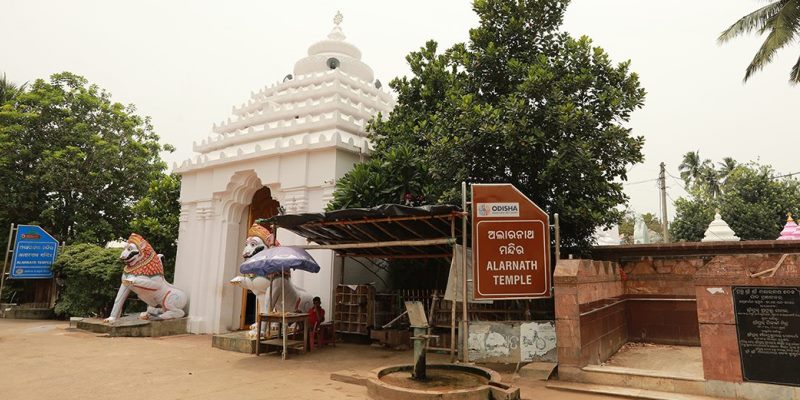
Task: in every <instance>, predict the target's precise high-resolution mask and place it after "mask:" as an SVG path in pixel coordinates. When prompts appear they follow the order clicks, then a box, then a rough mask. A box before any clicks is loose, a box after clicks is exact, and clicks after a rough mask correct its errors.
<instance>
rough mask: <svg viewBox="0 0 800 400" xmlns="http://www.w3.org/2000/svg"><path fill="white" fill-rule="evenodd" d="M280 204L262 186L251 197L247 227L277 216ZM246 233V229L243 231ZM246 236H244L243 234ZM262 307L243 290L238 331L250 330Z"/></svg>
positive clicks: (250, 294) (253, 297)
mask: <svg viewBox="0 0 800 400" xmlns="http://www.w3.org/2000/svg"><path fill="white" fill-rule="evenodd" d="M279 207H280V203H278V201H277V200H275V199H273V198H272V193H271V192H270V190H269V188H268V187H266V186H264V187H262V188H261V189H258V191H257V192H256V193H255V194H254V195H253V201H252V202H251V203H250V211H249V212H248V216H247V227H248V228H249V227H250V226H251V225H253V223H255V221H256V220H257V219H259V218H269V217H272V216H273V215H277V214H278V208H279ZM245 232H246V229H245ZM245 235H246V234H245ZM245 239H246V237H243V238H242V240H241V243H244V240H245ZM261 307H263V304H258V302H257V300H256V296H255V295H254V294H253V292H251V291H249V290H246V289H243V293H242V312H241V315H240V316H239V329H250V325H251V324H253V323H255V322H256V320H255V313H256V310H257V309H259V308H261Z"/></svg>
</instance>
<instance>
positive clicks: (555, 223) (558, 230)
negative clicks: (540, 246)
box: [553, 213, 561, 264]
mask: <svg viewBox="0 0 800 400" xmlns="http://www.w3.org/2000/svg"><path fill="white" fill-rule="evenodd" d="M553 226H554V228H555V229H554V230H555V233H556V235H555V236H556V262H555V263H556V264H558V260H560V259H561V228H560V227H559V226H558V213H555V214H553Z"/></svg>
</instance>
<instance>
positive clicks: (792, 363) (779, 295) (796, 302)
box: [733, 286, 800, 386]
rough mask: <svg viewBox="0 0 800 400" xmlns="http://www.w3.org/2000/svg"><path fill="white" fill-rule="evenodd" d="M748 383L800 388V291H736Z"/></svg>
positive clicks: (750, 288) (735, 305)
mask: <svg viewBox="0 0 800 400" xmlns="http://www.w3.org/2000/svg"><path fill="white" fill-rule="evenodd" d="M733 308H734V313H735V314H736V335H737V336H738V339H739V354H740V355H741V359H742V377H743V378H744V380H745V381H753V382H765V383H776V384H780V385H792V386H800V372H798V371H800V288H798V287H769V286H761V287H757V286H747V287H734V288H733Z"/></svg>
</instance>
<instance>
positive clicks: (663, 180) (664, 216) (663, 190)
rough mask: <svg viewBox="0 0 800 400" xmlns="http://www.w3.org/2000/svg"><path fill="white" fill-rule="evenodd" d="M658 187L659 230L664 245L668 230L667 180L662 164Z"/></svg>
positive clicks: (666, 240) (662, 164)
mask: <svg viewBox="0 0 800 400" xmlns="http://www.w3.org/2000/svg"><path fill="white" fill-rule="evenodd" d="M658 187H659V189H661V228H662V229H663V230H664V243H669V230H668V229H667V180H666V173H665V169H664V163H663V162H662V163H661V171H660V172H659V173H658Z"/></svg>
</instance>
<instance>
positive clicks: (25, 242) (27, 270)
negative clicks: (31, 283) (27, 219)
mask: <svg viewBox="0 0 800 400" xmlns="http://www.w3.org/2000/svg"><path fill="white" fill-rule="evenodd" d="M57 253H58V240H56V239H55V238H54V237H52V236H50V234H49V233H47V232H45V230H44V229H42V228H40V227H38V226H36V225H18V226H17V238H16V241H15V244H14V257H13V258H12V259H11V278H17V279H47V278H52V277H53V271H52V270H51V269H50V266H52V265H53V262H54V261H55V260H56V254H57Z"/></svg>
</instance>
